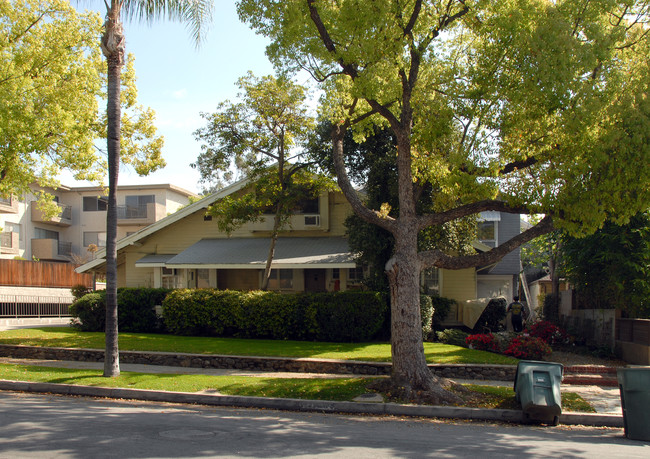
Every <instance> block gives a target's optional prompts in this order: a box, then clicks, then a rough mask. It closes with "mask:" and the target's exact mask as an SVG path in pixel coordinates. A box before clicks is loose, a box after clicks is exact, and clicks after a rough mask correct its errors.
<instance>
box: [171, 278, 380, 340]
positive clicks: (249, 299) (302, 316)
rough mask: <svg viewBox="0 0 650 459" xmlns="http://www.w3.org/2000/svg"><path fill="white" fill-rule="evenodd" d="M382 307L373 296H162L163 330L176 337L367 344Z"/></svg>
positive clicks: (197, 292) (377, 295)
mask: <svg viewBox="0 0 650 459" xmlns="http://www.w3.org/2000/svg"><path fill="white" fill-rule="evenodd" d="M386 307H387V306H386V297H385V295H384V294H382V293H377V292H358V291H346V292H336V293H304V294H296V295H287V294H282V293H277V292H261V291H255V292H236V291H220V290H213V289H202V290H189V289H182V290H175V291H173V292H172V293H170V294H169V295H168V296H167V298H166V299H165V301H164V303H163V316H164V320H165V324H166V326H167V328H168V330H169V331H170V332H172V333H175V334H180V335H203V336H240V337H246V338H270V339H302V340H313V339H318V340H321V341H367V340H370V339H372V338H374V337H375V336H376V335H377V332H378V331H379V329H380V328H381V326H382V324H383V320H384V316H385V309H386Z"/></svg>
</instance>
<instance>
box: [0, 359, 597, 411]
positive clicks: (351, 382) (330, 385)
mask: <svg viewBox="0 0 650 459" xmlns="http://www.w3.org/2000/svg"><path fill="white" fill-rule="evenodd" d="M0 379H6V380H10V381H12V380H13V381H33V382H47V383H58V384H75V385H82V386H96V387H120V388H129V389H149V390H163V391H174V392H201V391H208V392H211V393H220V394H223V395H240V396H253V397H271V398H297V399H306V400H334V401H349V400H352V399H354V398H355V397H357V396H359V395H361V394H365V393H368V392H370V390H369V389H367V388H366V386H367V385H368V383H369V382H370V381H371V378H336V379H325V378H316V379H304V378H302V379H301V378H265V377H250V376H211V375H181V374H147V373H132V372H122V373H121V374H120V376H119V377H117V378H104V377H103V376H102V372H101V370H75V369H69V368H50V367H45V366H33V365H13V364H0ZM466 387H467V388H468V389H470V390H471V391H473V392H474V395H472V396H471V397H469V398H468V400H467V403H466V404H465V406H469V407H474V408H500V409H514V410H516V409H520V407H519V406H518V404H517V403H516V402H515V394H514V391H513V389H512V388H511V387H492V386H479V385H467V386H466ZM562 407H563V409H564V410H565V411H585V412H594V411H595V410H594V409H593V408H591V406H589V404H588V403H587V402H585V401H584V400H583V399H582V398H581V397H580V396H579V395H577V394H575V393H563V394H562Z"/></svg>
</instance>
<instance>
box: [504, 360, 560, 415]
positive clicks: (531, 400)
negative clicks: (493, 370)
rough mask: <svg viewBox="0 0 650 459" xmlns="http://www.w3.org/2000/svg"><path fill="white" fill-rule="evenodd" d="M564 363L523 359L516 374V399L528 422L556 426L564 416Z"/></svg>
mask: <svg viewBox="0 0 650 459" xmlns="http://www.w3.org/2000/svg"><path fill="white" fill-rule="evenodd" d="M563 370H564V367H563V366H562V364H561V363H554V362H539V361H536V360H520V361H519V364H517V374H516V375H515V399H516V400H517V401H518V402H519V403H521V409H522V411H523V412H524V416H525V417H526V419H528V420H530V421H538V422H543V423H547V424H552V425H554V426H556V425H558V424H559V423H560V414H562V394H561V393H560V384H561V383H562V372H563Z"/></svg>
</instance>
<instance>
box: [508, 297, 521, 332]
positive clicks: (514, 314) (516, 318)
mask: <svg viewBox="0 0 650 459" xmlns="http://www.w3.org/2000/svg"><path fill="white" fill-rule="evenodd" d="M512 299H513V300H514V301H513V302H512V303H510V304H509V305H508V307H507V308H506V313H508V312H510V313H511V316H510V321H511V322H512V328H513V329H514V331H515V332H517V333H519V332H521V331H522V330H523V329H524V312H525V310H524V305H523V304H521V303H520V302H519V297H518V296H516V295H515V296H514V297H513V298H512Z"/></svg>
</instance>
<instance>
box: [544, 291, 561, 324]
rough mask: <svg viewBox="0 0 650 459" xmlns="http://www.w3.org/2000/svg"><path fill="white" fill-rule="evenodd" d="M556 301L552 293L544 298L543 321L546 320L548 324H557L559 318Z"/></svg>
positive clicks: (555, 296)
mask: <svg viewBox="0 0 650 459" xmlns="http://www.w3.org/2000/svg"><path fill="white" fill-rule="evenodd" d="M558 301H559V299H558V298H557V295H553V294H552V293H547V294H546V295H545V296H544V305H543V310H544V314H543V316H544V320H548V321H550V322H557V320H558V318H559V312H558Z"/></svg>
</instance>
